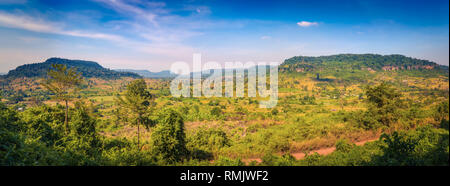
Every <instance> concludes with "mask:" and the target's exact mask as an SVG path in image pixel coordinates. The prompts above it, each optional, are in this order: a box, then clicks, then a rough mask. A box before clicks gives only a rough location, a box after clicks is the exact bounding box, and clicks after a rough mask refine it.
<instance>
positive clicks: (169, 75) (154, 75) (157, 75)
mask: <svg viewBox="0 0 450 186" xmlns="http://www.w3.org/2000/svg"><path fill="white" fill-rule="evenodd" d="M115 71H117V72H132V73H136V74H139V75H140V76H142V77H146V78H172V77H175V76H177V75H176V74H174V73H171V72H170V71H169V70H164V71H161V72H150V71H148V70H133V69H115Z"/></svg>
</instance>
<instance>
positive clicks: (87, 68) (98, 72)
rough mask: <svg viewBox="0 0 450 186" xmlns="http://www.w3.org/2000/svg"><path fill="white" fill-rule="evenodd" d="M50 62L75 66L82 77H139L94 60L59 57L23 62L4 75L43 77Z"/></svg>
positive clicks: (69, 66)
mask: <svg viewBox="0 0 450 186" xmlns="http://www.w3.org/2000/svg"><path fill="white" fill-rule="evenodd" d="M52 64H62V65H66V66H67V67H68V68H72V67H75V68H77V70H78V72H80V73H81V74H82V75H83V76H84V77H87V78H89V77H98V78H106V79H115V78H120V77H133V78H138V77H140V76H139V75H137V74H136V73H132V72H117V71H113V70H109V69H106V68H103V67H102V66H100V65H99V64H98V63H96V62H92V61H82V60H69V59H61V58H50V59H47V60H46V61H45V62H42V63H33V64H25V65H22V66H19V67H17V68H16V69H14V70H11V71H9V72H8V74H7V75H6V77H7V78H20V77H45V76H46V75H47V71H48V70H49V69H51V65H52Z"/></svg>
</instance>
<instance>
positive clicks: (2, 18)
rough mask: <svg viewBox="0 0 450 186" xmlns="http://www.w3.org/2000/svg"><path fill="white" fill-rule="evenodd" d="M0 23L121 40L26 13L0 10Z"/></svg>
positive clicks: (33, 29) (65, 33)
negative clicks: (72, 28)
mask: <svg viewBox="0 0 450 186" xmlns="http://www.w3.org/2000/svg"><path fill="white" fill-rule="evenodd" d="M0 25H1V26H4V27H9V28H18V29H24V30H28V31H33V32H40V33H49V34H60V35H67V36H75V37H85V38H91V39H105V40H111V41H120V40H123V38H122V37H120V36H117V35H112V34H105V33H95V32H85V31H78V30H66V29H64V28H63V27H62V26H61V25H62V24H60V23H54V22H48V21H44V20H40V19H35V18H32V17H29V16H26V15H14V14H8V13H4V12H0Z"/></svg>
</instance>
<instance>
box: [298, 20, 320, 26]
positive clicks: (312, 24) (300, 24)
mask: <svg viewBox="0 0 450 186" xmlns="http://www.w3.org/2000/svg"><path fill="white" fill-rule="evenodd" d="M297 25H298V26H301V27H310V26H317V25H319V23H317V22H308V21H300V22H298V23H297Z"/></svg>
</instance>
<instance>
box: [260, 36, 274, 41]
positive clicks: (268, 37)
mask: <svg viewBox="0 0 450 186" xmlns="http://www.w3.org/2000/svg"><path fill="white" fill-rule="evenodd" d="M261 39H262V40H267V39H272V37H270V36H261Z"/></svg>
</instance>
